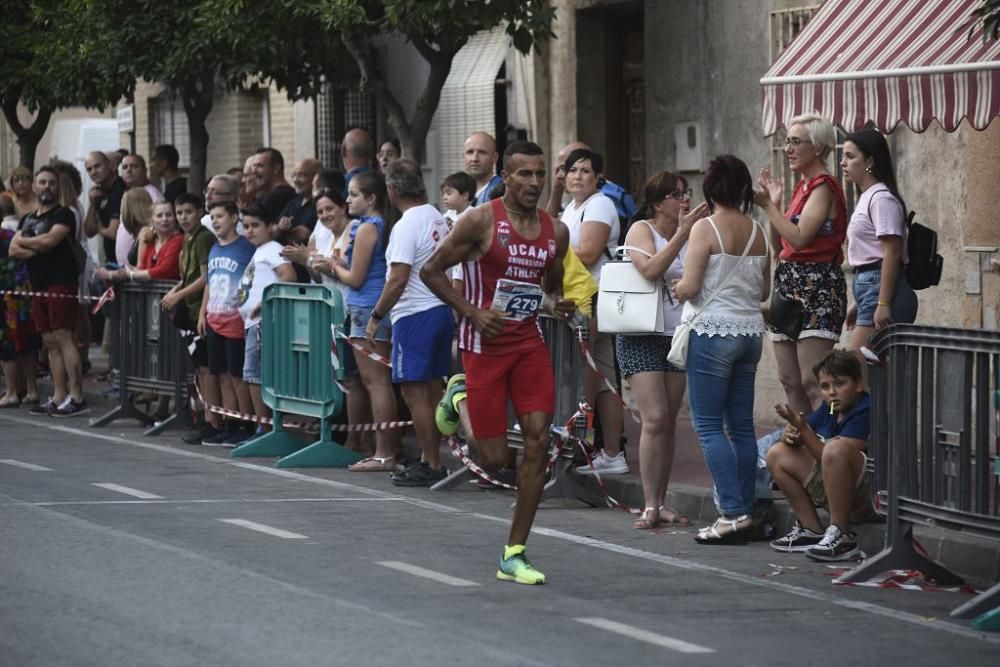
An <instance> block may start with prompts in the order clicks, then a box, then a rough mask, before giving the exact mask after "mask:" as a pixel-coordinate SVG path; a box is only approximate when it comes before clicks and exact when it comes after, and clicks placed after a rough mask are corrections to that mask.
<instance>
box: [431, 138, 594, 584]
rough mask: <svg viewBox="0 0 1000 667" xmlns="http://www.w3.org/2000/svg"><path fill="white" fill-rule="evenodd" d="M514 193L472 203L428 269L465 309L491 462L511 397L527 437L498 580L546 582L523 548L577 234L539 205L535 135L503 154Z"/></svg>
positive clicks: (567, 311)
mask: <svg viewBox="0 0 1000 667" xmlns="http://www.w3.org/2000/svg"><path fill="white" fill-rule="evenodd" d="M502 176H503V180H504V183H505V185H506V194H505V195H504V197H502V198H498V199H495V200H492V201H491V202H490V205H489V206H481V207H479V208H476V209H474V210H472V211H467V212H466V214H465V215H463V216H462V217H461V218H460V219H459V220H458V222H456V223H455V227H454V229H453V230H452V232H451V233H450V234H449V235H448V236H447V237H445V240H444V242H443V243H442V245H441V247H440V248H438V250H437V251H436V252H435V253H434V254H433V255H432V256H431V258H430V259H429V260H427V263H426V264H425V265H424V267H423V269H422V270H421V271H420V277H421V278H422V279H423V281H424V283H425V284H426V285H427V287H429V288H430V289H431V291H433V292H434V293H435V294H437V296H438V297H439V298H440V299H441V300H442V301H444V302H445V303H447V304H448V305H449V306H451V307H452V308H454V309H455V310H456V311H457V312H458V313H459V314H460V315H461V322H460V325H459V346H460V347H461V349H462V350H463V352H462V363H463V365H464V366H465V373H466V376H467V377H466V381H467V388H468V408H469V416H470V419H471V421H472V430H473V433H474V437H475V445H476V449H477V451H478V452H479V455H480V458H481V460H482V461H481V462H482V464H483V467H484V468H486V469H487V470H489V471H495V470H497V469H499V468H500V467H501V466H502V465H503V464H504V462H505V461H506V451H507V450H506V447H507V439H506V435H507V419H506V415H507V401H508V399H510V401H511V402H512V403H513V404H514V410H515V412H516V414H517V420H518V423H519V424H520V427H521V433H522V434H523V436H524V453H523V455H522V460H521V469H520V471H519V472H518V480H519V483H518V488H517V504H516V506H515V508H514V518H513V520H512V522H511V526H510V536H509V539H508V542H507V545H506V547H505V548H504V553H503V556H502V557H501V558H500V567H499V569H498V570H497V579H501V580H503V581H516V582H517V583H519V584H544V583H545V575H544V574H542V573H541V572H540V571H538V570H537V569H535V567H534V566H533V565H532V564H531V563H530V562H529V561H528V559H527V557H526V556H525V542H526V541H527V539H528V533H529V532H530V530H531V524H532V522H533V521H534V518H535V511H536V510H537V509H538V502H539V499H540V498H541V495H542V487H543V486H544V483H545V464H546V451H545V446H546V443H547V442H548V432H549V424H550V423H551V421H552V412H553V407H554V403H555V381H554V378H553V372H552V363H551V361H550V358H549V351H548V348H547V347H546V346H545V342H544V340H543V339H542V333H541V329H540V328H539V326H538V323H537V322H536V315H537V312H538V309H539V308H540V307H543V306H542V304H543V290H544V291H545V292H547V293H548V295H550V297H551V300H550V299H549V298H546V299H545V300H544V301H545V306H544V307H546V309H548V310H550V311H551V312H552V313H553V315H554V316H555V317H558V318H559V319H561V320H564V321H565V320H566V319H568V318H569V317H570V316H571V315H572V314H573V312H574V311H575V306H574V304H573V302H572V301H568V300H565V299H563V298H562V277H563V276H562V271H563V269H562V258H563V255H564V254H565V253H566V247H567V245H568V244H569V232H568V231H567V230H566V227H565V226H563V224H562V223H560V222H557V221H555V222H554V221H553V220H552V219H551V218H550V217H549V216H548V214H546V213H545V212H544V211H541V210H538V209H537V204H538V198H539V197H540V196H541V193H542V189H543V188H544V187H545V158H544V155H543V153H542V149H541V148H540V147H539V146H538V145H537V144H534V143H531V142H526V141H518V142H514V143H512V144H511V145H510V146H509V147H508V148H507V150H506V152H505V153H504V156H503V172H502ZM459 262H464V263H463V274H464V275H463V277H464V287H465V289H464V295H461V294H458V293H457V292H455V291H454V290H453V289H452V287H451V282H450V280H449V275H448V273H447V272H448V268H449V267H451V266H454V265H455V264H457V263H459Z"/></svg>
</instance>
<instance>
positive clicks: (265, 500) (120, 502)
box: [0, 498, 402, 507]
mask: <svg viewBox="0 0 1000 667" xmlns="http://www.w3.org/2000/svg"><path fill="white" fill-rule="evenodd" d="M361 502H369V503H370V502H376V503H385V502H402V498H195V499H188V500H183V499H174V500H166V499H161V500H43V501H39V502H25V501H22V500H18V501H15V502H9V503H5V502H0V505H34V506H35V507H59V506H62V505H199V504H202V505H204V504H221V503H230V504H231V503H361Z"/></svg>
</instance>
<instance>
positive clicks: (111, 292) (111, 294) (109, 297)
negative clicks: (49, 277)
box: [0, 287, 115, 313]
mask: <svg viewBox="0 0 1000 667" xmlns="http://www.w3.org/2000/svg"><path fill="white" fill-rule="evenodd" d="M4 294H9V295H11V296H23V297H28V298H32V297H45V298H49V299H53V298H54V299H73V300H74V301H79V302H81V303H82V302H84V301H96V302H97V305H95V306H94V312H95V313H96V312H97V311H98V310H100V309H101V307H102V306H103V305H104V304H106V303H107V302H108V301H114V300H115V288H114V287H108V289H106V290H104V293H103V294H101V296H89V295H87V296H81V295H79V294H62V293H57V292H36V291H34V290H23V289H0V295H4Z"/></svg>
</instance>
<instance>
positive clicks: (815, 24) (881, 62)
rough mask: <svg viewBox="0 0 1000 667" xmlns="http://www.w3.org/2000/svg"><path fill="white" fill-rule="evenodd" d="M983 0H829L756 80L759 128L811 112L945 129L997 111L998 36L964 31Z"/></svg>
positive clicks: (849, 124) (847, 125)
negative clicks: (985, 37)
mask: <svg viewBox="0 0 1000 667" xmlns="http://www.w3.org/2000/svg"><path fill="white" fill-rule="evenodd" d="M981 6H982V3H981V2H980V0H865V2H858V1H857V0H826V2H825V3H824V4H823V6H822V7H820V9H819V10H818V11H817V12H816V14H815V15H814V16H813V17H812V19H811V20H810V21H809V23H808V24H807V25H806V27H805V28H804V29H803V30H802V32H801V33H800V34H799V35H798V36H797V37H796V38H795V39H794V40H792V43H791V44H789V46H788V48H786V49H785V50H784V52H782V54H781V55H780V56H779V57H778V60H777V61H776V62H775V63H774V65H773V66H772V67H771V69H769V70H768V71H767V74H765V75H764V78H762V79H761V80H760V83H761V86H762V87H763V114H762V123H763V126H764V134H765V135H770V134H773V133H774V132H775V131H776V130H777V129H778V128H779V127H781V126H782V125H784V124H785V123H786V122H787V121H788V120H789V119H790V118H792V117H794V116H796V115H798V114H801V113H805V112H809V111H816V112H818V113H820V114H822V115H824V116H826V117H827V118H830V119H831V120H832V121H833V122H834V124H836V125H839V126H840V127H842V128H843V129H845V130H847V131H849V132H850V131H854V130H858V129H861V128H862V127H864V126H865V125H866V124H867V123H869V122H871V123H874V125H875V126H876V127H877V128H878V129H879V130H881V131H882V132H891V131H892V129H893V128H894V127H895V126H896V125H897V124H898V123H905V124H906V125H908V126H909V127H910V128H911V129H912V130H914V131H916V132H923V131H924V130H926V129H927V127H928V126H929V125H930V122H931V120H937V121H938V122H939V123H940V124H941V126H942V127H944V128H945V129H946V130H948V131H949V132H950V131H952V130H954V129H955V128H957V127H958V125H959V123H961V121H962V119H963V118H968V120H969V123H970V124H971V125H972V126H973V127H974V128H976V129H978V130H981V129H983V128H985V127H986V126H987V125H989V123H990V120H992V119H993V118H994V117H995V116H998V115H1000V41H998V40H989V41H987V42H985V43H984V42H983V30H982V27H981V26H980V27H978V28H977V30H976V32H975V33H974V34H973V35H972V37H971V38H970V37H969V28H970V27H971V25H972V22H973V20H974V16H973V12H974V10H975V9H976V8H978V7H981Z"/></svg>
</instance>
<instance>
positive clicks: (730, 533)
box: [694, 514, 753, 544]
mask: <svg viewBox="0 0 1000 667" xmlns="http://www.w3.org/2000/svg"><path fill="white" fill-rule="evenodd" d="M744 522H745V523H746V525H745V526H742V527H741V526H740V525H739V524H741V523H744ZM720 528H727V529H728V530H725V531H724V532H723V531H721V530H719V529H720ZM752 531H753V522H752V521H751V520H750V515H749V514H741V515H739V516H738V517H736V518H735V519H726V518H724V517H721V516H720V517H719V518H718V519H716V520H715V523H713V524H712V525H711V526H709V527H707V528H702V529H701V530H699V531H698V534H697V535H695V536H694V541H695V542H697V543H698V544H746V541H747V536H748V535H749V534H750V533H751V532H752Z"/></svg>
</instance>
